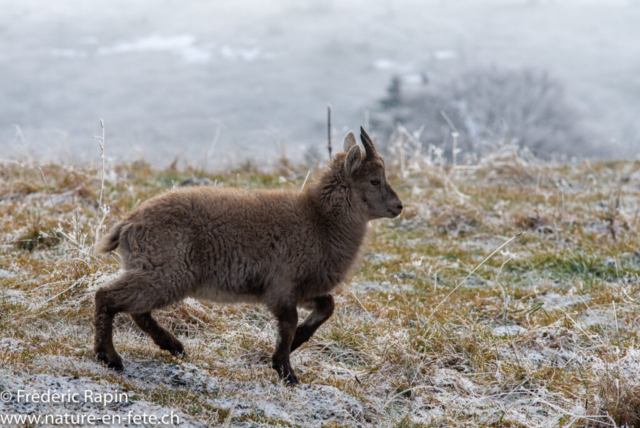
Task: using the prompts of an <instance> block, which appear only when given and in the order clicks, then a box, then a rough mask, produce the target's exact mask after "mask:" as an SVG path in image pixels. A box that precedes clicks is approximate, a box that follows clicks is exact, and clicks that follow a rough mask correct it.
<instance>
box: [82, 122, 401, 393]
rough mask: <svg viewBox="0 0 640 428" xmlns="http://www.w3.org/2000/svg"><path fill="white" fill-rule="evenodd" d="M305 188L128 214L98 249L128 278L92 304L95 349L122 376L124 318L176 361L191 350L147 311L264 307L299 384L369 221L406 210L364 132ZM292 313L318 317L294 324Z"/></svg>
mask: <svg viewBox="0 0 640 428" xmlns="http://www.w3.org/2000/svg"><path fill="white" fill-rule="evenodd" d="M360 129H361V134H360V138H361V140H362V144H363V145H364V148H365V153H364V154H363V153H362V152H361V150H360V148H359V147H358V144H357V142H356V137H355V135H354V133H353V132H349V133H348V134H347V136H346V137H345V139H344V153H338V154H337V155H335V156H334V157H333V159H331V160H330V162H329V169H328V170H327V171H326V172H324V173H323V175H322V176H321V178H320V179H319V180H318V182H316V183H314V184H312V185H309V186H307V188H306V189H304V191H302V192H300V193H298V192H296V191H276V190H270V191H267V190H258V191H243V190H237V189H233V190H230V189H229V190H228V189H223V188H212V187H199V188H180V189H175V190H171V191H169V192H167V193H164V194H162V195H160V196H157V197H155V198H153V199H151V200H149V201H147V202H145V203H144V204H142V205H141V206H140V207H139V208H137V209H136V210H134V211H132V212H131V213H130V214H128V215H127V216H126V217H125V218H124V220H122V221H121V222H120V223H118V224H117V225H116V226H115V227H114V228H113V229H112V230H111V231H110V232H109V234H108V235H106V236H105V237H104V238H103V240H102V241H101V242H100V243H99V247H98V251H99V252H107V251H113V250H115V249H116V248H118V247H120V254H121V255H122V267H123V271H122V273H121V275H120V276H119V277H118V278H116V279H115V280H113V281H112V282H111V283H110V284H108V285H107V286H105V287H103V288H101V289H99V290H98V291H97V292H96V296H95V304H96V307H95V317H94V325H95V343H94V351H95V353H96V356H97V358H98V359H99V360H101V361H103V362H105V363H106V364H107V365H108V367H110V368H112V369H115V370H117V371H121V370H122V368H123V367H122V359H121V358H120V356H119V355H118V353H117V352H116V350H115V348H114V346H113V340H112V324H113V318H114V316H115V315H116V314H117V313H118V312H127V313H129V314H130V315H131V318H133V321H134V322H135V323H136V324H137V325H138V327H140V329H141V330H142V331H144V332H145V333H147V334H148V335H149V336H151V338H152V339H153V341H154V342H155V343H156V344H157V345H158V346H159V347H160V348H161V349H165V350H167V351H169V352H171V353H172V354H173V355H184V348H183V346H182V344H181V343H180V341H178V339H176V338H175V336H174V335H173V334H171V333H170V332H169V331H167V330H166V329H164V328H163V327H161V326H160V325H159V324H158V323H157V322H156V320H154V319H153V317H152V316H151V311H152V310H154V309H157V308H161V307H164V306H167V305H170V304H172V303H175V302H178V301H180V300H182V299H184V298H185V297H194V298H201V299H208V300H212V301H216V302H222V303H234V302H255V303H262V304H264V305H265V306H266V307H267V308H268V310H269V311H270V312H272V313H273V315H274V316H275V317H276V319H277V322H278V341H277V345H276V349H275V352H274V354H273V358H272V363H273V365H272V367H273V368H274V369H275V370H276V371H277V372H278V375H279V376H280V377H281V378H283V379H284V380H285V381H286V382H287V383H288V384H295V383H297V382H298V379H297V378H296V375H295V373H294V371H293V369H292V368H291V363H290V362H289V354H290V353H291V352H293V351H294V350H295V349H297V348H298V347H299V346H300V345H302V344H303V343H304V342H306V341H307V340H309V338H310V337H311V336H312V335H313V334H314V333H315V331H316V330H317V329H318V327H320V325H321V324H322V323H324V322H325V321H326V320H327V319H329V317H330V316H331V314H332V313H333V308H334V303H333V297H332V296H331V294H329V293H331V291H332V290H333V289H334V288H335V287H336V286H337V285H338V284H339V283H340V282H341V281H343V280H345V279H346V278H347V276H348V274H349V273H350V270H351V269H353V268H354V264H355V262H356V261H357V257H358V255H359V252H360V249H361V246H362V244H363V241H364V239H365V233H366V229H367V223H368V222H369V221H370V220H373V219H377V218H381V217H387V218H394V217H396V216H398V215H399V214H400V213H401V212H402V202H401V201H400V199H399V198H398V196H397V195H396V193H395V192H394V191H393V189H392V188H391V186H390V185H389V183H388V182H387V178H386V176H385V168H384V161H383V160H382V158H381V157H380V156H379V155H378V154H377V153H376V150H375V148H374V146H373V143H372V141H371V139H370V138H369V136H368V135H367V133H366V132H365V131H364V129H362V128H360ZM297 307H303V308H307V309H309V310H311V311H312V312H311V314H310V315H309V316H308V317H307V318H306V319H305V320H304V322H303V323H302V324H300V325H297V324H298V312H297V309H296V308H297Z"/></svg>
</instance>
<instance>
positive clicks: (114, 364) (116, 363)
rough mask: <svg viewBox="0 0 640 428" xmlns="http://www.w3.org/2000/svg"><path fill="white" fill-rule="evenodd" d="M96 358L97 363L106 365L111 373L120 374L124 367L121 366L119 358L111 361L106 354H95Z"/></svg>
mask: <svg viewBox="0 0 640 428" xmlns="http://www.w3.org/2000/svg"><path fill="white" fill-rule="evenodd" d="M96 358H97V359H98V361H101V362H103V363H105V364H106V365H107V368H109V369H111V370H113V371H116V372H121V371H122V370H124V366H123V365H122V360H120V358H117V359H115V358H114V359H111V358H109V356H108V355H107V353H106V352H97V353H96Z"/></svg>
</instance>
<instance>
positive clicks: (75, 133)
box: [0, 0, 640, 168]
mask: <svg viewBox="0 0 640 428" xmlns="http://www.w3.org/2000/svg"><path fill="white" fill-rule="evenodd" d="M639 22H640V4H639V2H635V1H632V0H624V1H615V0H602V1H595V0H594V1H586V0H585V1H578V0H575V1H570V0H555V1H543V0H539V1H533V0H502V1H499V0H486V1H479V0H477V1H471V0H469V1H464V0H434V1H426V0H421V1H414V0H396V1H389V0H384V1H351V0H348V1H338V0H334V1H331V0H308V1H294V0H270V1H247V0H237V1H233V2H212V1H205V0H181V1H177V0H164V1H160V0H154V1H151V0H137V1H134V2H131V1H124V0H113V1H110V2H99V3H97V2H87V1H81V0H57V1H55V2H48V1H47V2H45V1H42V0H20V1H18V0H11V1H6V0H5V1H3V2H2V3H0V153H1V154H0V157H2V158H11V157H15V156H20V155H23V154H24V153H31V154H32V155H33V156H36V157H37V158H38V159H49V158H50V159H54V160H57V159H64V160H67V161H78V162H79V161H84V160H87V159H98V157H99V147H98V144H97V142H96V140H95V139H93V138H92V137H93V136H94V135H99V134H100V133H101V130H100V126H99V118H103V119H104V121H105V124H106V154H107V156H108V157H109V158H112V159H115V160H133V159H137V158H140V157H144V158H145V159H147V160H148V161H150V162H152V163H154V164H156V165H159V166H166V165H168V164H170V163H171V162H173V161H174V159H176V157H178V159H179V161H180V162H184V163H189V164H192V165H196V166H201V167H205V168H209V167H215V166H224V165H228V164H232V163H237V162H238V161H242V160H245V159H252V160H254V161H257V162H258V163H268V162H272V161H275V160H276V159H278V158H279V157H280V156H282V155H283V154H284V153H286V155H287V156H289V157H290V158H292V159H302V158H303V157H304V156H307V155H309V153H311V154H316V155H318V156H321V157H322V156H326V150H325V146H326V139H327V136H326V134H327V130H326V126H327V125H326V120H327V118H326V114H327V113H326V106H327V103H330V104H331V106H332V109H333V117H332V121H333V131H334V144H335V145H338V146H339V145H340V143H341V137H342V136H343V135H344V133H345V132H346V131H347V130H348V129H356V128H357V127H358V126H360V125H361V124H363V123H365V122H368V123H369V124H370V127H371V128H372V129H373V131H374V132H375V133H376V135H377V137H378V139H379V141H380V144H382V145H384V144H386V141H387V140H388V139H389V137H390V136H392V134H393V132H394V129H395V128H396V125H397V122H398V121H401V122H402V123H404V124H405V127H406V128H407V129H408V131H409V132H414V131H420V139H421V141H422V142H423V144H424V145H425V146H426V145H429V144H434V145H440V144H445V143H446V138H447V134H449V133H450V131H451V129H450V128H451V127H452V125H453V127H455V128H456V129H458V130H459V131H460V133H461V134H462V135H461V137H460V138H461V141H460V145H461V147H462V148H463V149H465V150H476V149H478V148H479V147H483V145H486V142H487V141H490V140H505V139H515V140H517V141H518V142H519V144H527V145H531V146H532V148H533V151H534V152H535V153H536V154H537V155H540V156H543V157H549V156H550V155H552V154H554V153H555V152H557V153H558V154H559V155H567V156H574V155H588V156H593V155H596V156H606V157H616V158H622V157H630V156H631V157H633V156H637V155H638V153H639V152H640V149H639V147H640V125H639V124H638V121H637V118H638V117H639V114H640V103H639V100H640V25H639V24H638V23H639ZM443 111H444V112H445V114H444V115H443V114H442V113H441V112H443ZM445 115H446V116H447V117H448V118H449V120H450V121H451V122H452V123H447V121H446V119H445V117H444V116H445Z"/></svg>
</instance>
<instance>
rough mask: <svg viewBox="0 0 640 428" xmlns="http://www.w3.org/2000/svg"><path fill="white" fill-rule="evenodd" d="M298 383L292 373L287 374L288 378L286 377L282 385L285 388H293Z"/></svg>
mask: <svg viewBox="0 0 640 428" xmlns="http://www.w3.org/2000/svg"><path fill="white" fill-rule="evenodd" d="M299 383H300V381H299V380H298V378H297V377H296V375H294V374H293V373H291V374H289V376H287V378H286V379H285V380H284V384H285V385H287V386H293V385H297V384H299Z"/></svg>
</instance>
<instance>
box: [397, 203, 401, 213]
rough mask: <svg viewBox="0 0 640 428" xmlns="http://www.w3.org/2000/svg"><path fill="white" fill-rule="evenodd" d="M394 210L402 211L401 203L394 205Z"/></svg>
mask: <svg viewBox="0 0 640 428" xmlns="http://www.w3.org/2000/svg"><path fill="white" fill-rule="evenodd" d="M396 208H397V209H398V210H400V211H402V203H400V204H398V205H396Z"/></svg>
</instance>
